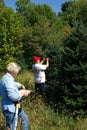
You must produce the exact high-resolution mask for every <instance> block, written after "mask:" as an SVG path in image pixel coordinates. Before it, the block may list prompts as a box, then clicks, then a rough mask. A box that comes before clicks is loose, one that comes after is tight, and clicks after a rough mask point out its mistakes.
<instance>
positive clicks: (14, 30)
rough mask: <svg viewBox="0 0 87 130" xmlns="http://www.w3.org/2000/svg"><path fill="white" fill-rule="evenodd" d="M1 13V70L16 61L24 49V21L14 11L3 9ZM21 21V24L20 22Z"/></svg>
mask: <svg viewBox="0 0 87 130" xmlns="http://www.w3.org/2000/svg"><path fill="white" fill-rule="evenodd" d="M2 10H3V11H1V13H0V70H3V69H4V68H5V65H7V64H8V63H9V62H10V61H15V60H16V55H17V54H18V52H19V51H20V49H21V47H22V43H21V41H20V40H21V37H22V35H23V31H22V21H21V20H22V19H21V17H20V16H19V15H18V14H15V13H14V11H13V10H12V9H8V8H5V7H4V8H2ZM20 21H21V22H20Z"/></svg>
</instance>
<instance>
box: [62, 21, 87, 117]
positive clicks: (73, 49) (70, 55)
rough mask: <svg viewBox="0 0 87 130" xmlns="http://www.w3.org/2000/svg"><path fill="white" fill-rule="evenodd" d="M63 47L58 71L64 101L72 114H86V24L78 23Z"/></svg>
mask: <svg viewBox="0 0 87 130" xmlns="http://www.w3.org/2000/svg"><path fill="white" fill-rule="evenodd" d="M64 48H65V49H64V50H65V51H64V54H63V58H62V66H61V72H60V73H61V75H60V76H61V77H60V78H61V79H60V81H61V88H62V92H63V98H64V102H65V104H66V106H67V108H68V110H69V109H71V111H72V113H73V114H82V115H83V114H87V111H86V109H85V108H86V104H87V99H86V96H87V93H86V91H87V61H86V59H87V58H86V56H87V26H84V25H83V24H82V23H80V24H78V26H77V27H76V28H75V29H74V30H73V32H72V33H71V34H70V36H69V37H68V38H66V39H65V41H64Z"/></svg>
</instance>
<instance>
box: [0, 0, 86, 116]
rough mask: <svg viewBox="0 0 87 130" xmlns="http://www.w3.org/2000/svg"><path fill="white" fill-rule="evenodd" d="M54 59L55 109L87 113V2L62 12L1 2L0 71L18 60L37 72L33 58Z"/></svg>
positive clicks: (23, 0) (24, 0) (50, 73)
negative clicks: (33, 65)
mask: <svg viewBox="0 0 87 130" xmlns="http://www.w3.org/2000/svg"><path fill="white" fill-rule="evenodd" d="M34 55H38V56H41V57H42V58H43V57H49V61H50V67H49V69H48V70H47V72H46V75H47V97H48V102H49V103H50V104H52V106H53V107H54V109H55V110H58V111H59V112H62V110H65V111H66V112H67V113H71V114H72V115H73V116H76V115H86V114H87V98H86V97H87V0H76V1H75V0H72V1H71V0H70V1H68V2H65V3H63V4H62V5H61V11H60V12H58V14H57V15H56V13H55V12H53V11H52V8H51V7H50V6H48V5H46V4H44V5H36V4H34V3H32V2H31V1H30V0H17V2H16V11H14V10H13V9H12V8H8V7H6V5H5V2H4V0H0V71H4V70H5V66H6V65H7V64H8V63H9V62H11V61H16V62H17V63H19V64H20V65H21V66H22V70H23V71H25V70H31V65H32V63H33V60H32V59H33V56H34Z"/></svg>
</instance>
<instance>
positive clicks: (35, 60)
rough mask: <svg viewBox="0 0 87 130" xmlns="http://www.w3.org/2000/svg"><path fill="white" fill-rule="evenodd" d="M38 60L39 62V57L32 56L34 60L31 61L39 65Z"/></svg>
mask: <svg viewBox="0 0 87 130" xmlns="http://www.w3.org/2000/svg"><path fill="white" fill-rule="evenodd" d="M40 60H41V57H39V56H34V58H33V61H34V62H35V63H39V62H40Z"/></svg>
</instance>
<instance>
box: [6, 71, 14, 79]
mask: <svg viewBox="0 0 87 130" xmlns="http://www.w3.org/2000/svg"><path fill="white" fill-rule="evenodd" d="M6 75H8V76H9V77H10V78H11V79H12V80H14V77H13V76H12V75H11V74H10V73H8V72H7V73H6Z"/></svg>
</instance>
